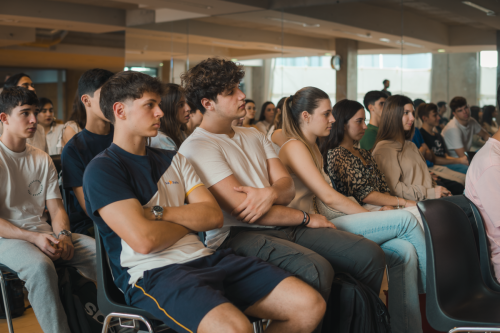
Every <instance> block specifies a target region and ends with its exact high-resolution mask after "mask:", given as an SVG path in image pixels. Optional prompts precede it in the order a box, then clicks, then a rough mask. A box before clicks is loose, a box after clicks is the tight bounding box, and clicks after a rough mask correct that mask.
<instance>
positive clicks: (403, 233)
mask: <svg viewBox="0 0 500 333" xmlns="http://www.w3.org/2000/svg"><path fill="white" fill-rule="evenodd" d="M349 103H355V109H356V110H355V113H358V111H359V114H358V116H361V117H362V120H361V119H360V118H359V117H358V118H357V121H358V122H360V123H361V124H362V125H361V126H362V127H363V126H365V125H364V109H363V106H362V105H361V104H359V103H358V102H353V101H348V100H343V101H341V102H340V103H338V104H342V105H345V104H349ZM338 104H337V105H338ZM336 107H337V106H336ZM340 107H341V106H340ZM337 108H338V107H337ZM336 113H337V112H336ZM339 117H342V116H340V115H339ZM336 119H337V121H338V118H337V117H335V118H334V116H333V115H332V106H331V103H330V99H329V97H328V95H327V94H326V93H325V92H324V91H322V90H320V89H318V88H314V87H306V88H302V89H300V90H299V91H297V92H296V93H295V95H293V96H291V97H289V98H287V99H286V101H285V105H284V109H283V134H284V136H285V137H287V138H288V139H289V140H288V141H287V142H285V143H284V144H283V145H282V146H281V149H280V154H279V157H280V160H281V161H282V162H283V164H284V165H285V167H286V168H287V170H288V171H289V172H290V174H291V175H292V179H293V182H294V184H295V189H296V194H295V198H294V199H293V200H292V202H291V203H290V205H289V207H291V208H295V209H299V210H303V211H305V212H307V213H309V214H314V212H315V209H314V200H316V205H318V204H319V202H318V201H319V200H321V202H322V203H324V204H325V205H327V206H328V207H330V208H333V209H336V210H337V211H340V212H342V213H345V214H347V215H344V216H340V217H337V218H335V219H333V220H331V222H332V223H333V224H334V225H335V226H336V227H337V229H339V230H342V231H346V232H350V233H353V234H355V235H361V236H364V237H366V238H367V239H370V240H372V241H374V242H376V243H377V244H379V245H380V247H381V248H382V250H384V252H385V254H386V261H387V266H388V267H389V276H390V278H389V290H390V293H389V298H390V299H389V314H390V315H391V328H392V329H393V330H394V332H401V333H403V332H422V327H421V317H420V308H419V305H418V304H419V303H418V294H419V286H420V289H421V292H422V293H425V274H426V273H425V272H426V257H425V237H424V232H423V229H422V228H421V227H420V226H419V223H418V222H417V219H416V218H415V217H414V216H413V215H412V214H411V213H409V212H407V211H395V210H392V209H393V208H392V207H387V206H385V207H383V208H382V210H388V211H385V212H373V213H371V212H369V211H368V210H367V209H365V208H363V207H361V206H360V205H359V204H358V203H357V202H354V201H351V200H350V199H348V198H347V197H345V196H344V195H342V193H339V192H337V191H336V190H335V189H333V188H332V186H331V185H330V181H329V180H328V176H327V175H325V172H324V171H323V159H322V155H321V152H320V150H319V148H318V145H317V144H316V141H317V139H318V138H319V137H326V136H328V135H330V133H331V128H332V126H334V125H335V124H334V122H335V121H336ZM341 123H342V124H339V126H342V127H344V126H349V125H348V124H346V123H345V122H344V121H343V120H341ZM358 126H359V123H358ZM361 136H362V135H359V138H361ZM342 149H344V148H342ZM365 152H367V151H366V150H365ZM348 154H356V155H359V156H356V158H361V160H360V161H362V156H361V155H360V154H359V151H357V150H354V147H353V141H352V140H351V144H350V152H348ZM343 167H344V168H346V167H347V168H350V167H352V166H346V165H344V166H343ZM375 167H376V165H375ZM351 181H352V182H357V179H352V180H351ZM365 190H366V189H365ZM379 194H380V193H379ZM382 196H384V197H387V198H388V199H389V200H386V201H387V202H390V201H391V200H390V196H388V195H382ZM314 197H316V198H315V199H314ZM388 204H389V203H388ZM401 204H402V205H403V204H404V200H401ZM407 204H413V205H414V204H415V203H414V202H409V203H407ZM379 209H380V207H379ZM392 295H394V296H392ZM401 295H405V297H404V298H403V297H401Z"/></svg>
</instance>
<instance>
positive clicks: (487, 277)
mask: <svg viewBox="0 0 500 333" xmlns="http://www.w3.org/2000/svg"><path fill="white" fill-rule="evenodd" d="M467 200H468V201H469V204H470V206H471V208H472V212H473V213H474V219H475V222H476V226H477V240H478V245H479V261H480V263H481V274H482V276H483V280H484V282H485V283H486V285H487V286H488V287H489V288H490V289H492V290H495V291H498V292H500V283H498V281H497V280H496V278H495V274H494V273H493V269H492V267H491V261H490V258H491V251H490V246H489V241H488V236H487V235H486V229H485V227H484V221H483V218H482V217H481V214H480V213H479V210H478V209H477V207H476V205H475V204H474V203H473V202H472V201H470V200H469V199H468V198H467Z"/></svg>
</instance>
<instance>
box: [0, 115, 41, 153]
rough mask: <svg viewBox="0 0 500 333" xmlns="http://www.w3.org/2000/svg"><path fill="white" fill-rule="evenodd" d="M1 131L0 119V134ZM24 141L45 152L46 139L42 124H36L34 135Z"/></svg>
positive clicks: (0, 133)
mask: <svg viewBox="0 0 500 333" xmlns="http://www.w3.org/2000/svg"><path fill="white" fill-rule="evenodd" d="M2 133H3V123H2V122H1V121H0V135H2ZM26 143H27V144H29V145H31V146H33V147H35V148H38V149H40V150H42V151H44V152H46V153H48V152H49V150H48V147H47V141H46V140H45V130H44V129H43V127H42V125H39V124H37V125H36V132H35V135H34V136H33V137H32V138H31V139H28V140H26Z"/></svg>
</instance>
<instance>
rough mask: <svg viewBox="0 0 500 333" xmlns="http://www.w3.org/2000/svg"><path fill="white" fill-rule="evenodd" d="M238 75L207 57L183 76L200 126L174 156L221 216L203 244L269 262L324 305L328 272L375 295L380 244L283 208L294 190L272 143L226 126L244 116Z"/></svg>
mask: <svg viewBox="0 0 500 333" xmlns="http://www.w3.org/2000/svg"><path fill="white" fill-rule="evenodd" d="M244 74H245V73H244V71H243V67H242V66H239V65H237V64H235V63H234V62H232V61H227V60H223V59H218V58H209V59H206V60H204V61H202V62H201V63H199V64H198V65H196V66H195V67H193V68H191V69H190V70H189V71H188V72H187V73H185V74H183V76H182V81H183V83H184V86H185V91H186V97H187V99H188V100H189V101H191V102H192V103H193V104H195V105H196V107H197V108H198V109H199V110H200V111H201V112H202V113H203V121H202V123H201V125H200V126H199V127H198V128H197V129H195V130H194V132H193V133H192V134H191V135H190V136H189V137H188V138H187V139H186V140H185V141H184V143H183V144H182V145H181V147H180V149H179V152H180V153H181V154H183V155H184V156H186V158H187V159H188V160H189V161H190V162H191V164H192V165H193V167H194V168H195V170H196V171H197V173H198V175H199V176H200V178H201V179H202V181H203V183H204V184H205V186H207V187H208V189H209V190H210V192H211V193H212V194H213V195H214V196H215V198H216V199H217V202H218V203H219V205H220V206H221V208H222V209H223V214H224V226H223V227H222V228H221V229H215V230H211V231H208V232H207V245H208V246H209V247H210V248H212V249H218V251H225V249H228V248H231V249H233V250H234V251H235V252H236V253H237V254H239V255H243V256H257V257H259V258H261V259H263V260H265V261H267V262H270V263H273V264H275V265H277V266H278V267H281V268H283V269H285V270H287V271H288V272H290V273H292V274H295V275H297V276H298V277H299V278H301V279H302V280H304V281H306V282H307V283H308V284H310V285H312V286H313V287H314V288H315V289H316V290H318V291H319V292H320V293H321V295H322V296H323V297H324V299H325V300H327V299H328V298H329V295H330V291H331V286H332V281H333V276H334V270H336V271H344V272H349V273H350V274H352V275H353V276H354V277H355V278H356V279H358V280H360V281H361V282H363V283H364V284H366V285H367V286H368V287H370V288H372V290H373V291H375V292H377V293H378V292H379V290H380V284H381V281H382V280H381V279H382V275H383V271H384V268H383V267H384V266H385V264H384V254H383V252H381V251H382V250H381V249H380V247H379V246H377V245H376V244H375V243H373V242H372V241H370V240H368V239H366V238H363V237H360V236H357V235H354V234H351V233H348V232H343V231H339V230H336V229H334V227H333V224H332V223H330V222H329V221H328V220H327V219H326V218H325V217H324V216H323V215H320V214H311V215H309V214H308V213H307V212H303V211H300V210H297V209H293V208H289V207H287V205H288V204H289V203H290V202H291V201H292V200H293V198H294V196H295V187H294V183H293V180H292V178H291V176H290V174H289V173H288V171H287V170H286V168H285V167H284V165H283V164H282V163H281V161H280V159H279V158H278V156H277V155H276V152H275V151H274V148H273V146H272V145H271V142H270V141H269V140H268V139H267V138H266V137H265V135H264V134H262V133H261V132H259V131H257V130H256V129H253V128H245V127H232V126H231V123H232V122H233V120H236V119H239V118H241V117H244V116H245V113H246V111H245V97H246V96H245V94H244V93H243V92H242V91H241V90H240V89H239V82H240V81H241V79H242V78H243V76H244ZM354 263H355V264H354ZM292 293H293V291H292Z"/></svg>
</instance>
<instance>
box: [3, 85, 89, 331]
mask: <svg viewBox="0 0 500 333" xmlns="http://www.w3.org/2000/svg"><path fill="white" fill-rule="evenodd" d="M37 107H38V99H37V97H36V95H35V93H34V92H33V91H29V90H27V89H24V88H21V87H13V88H6V89H4V90H3V91H2V93H1V94H0V120H1V121H2V122H3V123H4V131H3V133H2V136H1V137H0V200H1V201H2V204H1V205H0V253H1V255H0V263H1V264H3V265H5V266H7V267H9V268H10V269H12V270H14V271H16V272H17V273H18V275H19V278H20V279H21V280H23V281H25V283H26V284H25V286H26V288H27V289H28V299H29V301H30V303H31V306H32V307H33V310H34V312H35V315H36V318H37V320H38V323H39V324H40V326H41V328H42V330H43V331H44V332H54V333H68V332H70V329H69V326H68V321H67V318H66V314H65V312H64V309H63V306H62V304H61V300H60V298H59V292H58V283H57V272H56V269H55V266H54V265H57V264H64V265H69V266H73V267H75V268H77V269H78V271H79V272H80V273H81V274H82V275H85V276H86V277H87V278H89V279H92V280H94V281H95V280H96V268H95V241H94V240H93V239H92V238H90V237H87V236H84V235H78V234H71V232H70V231H69V220H68V215H67V214H66V212H65V211H64V207H63V203H62V200H61V194H60V192H59V184H58V181H57V172H56V168H55V166H54V163H53V162H52V160H51V158H50V157H49V155H47V154H46V153H45V152H43V151H41V150H40V149H38V148H35V147H33V146H31V145H28V144H26V141H27V139H28V138H32V137H33V136H34V134H35V132H36V123H37V120H36V115H37V113H38V112H37ZM45 207H47V210H48V212H49V214H50V219H51V224H52V225H49V224H48V223H47V217H48V216H47V214H46V213H45Z"/></svg>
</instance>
